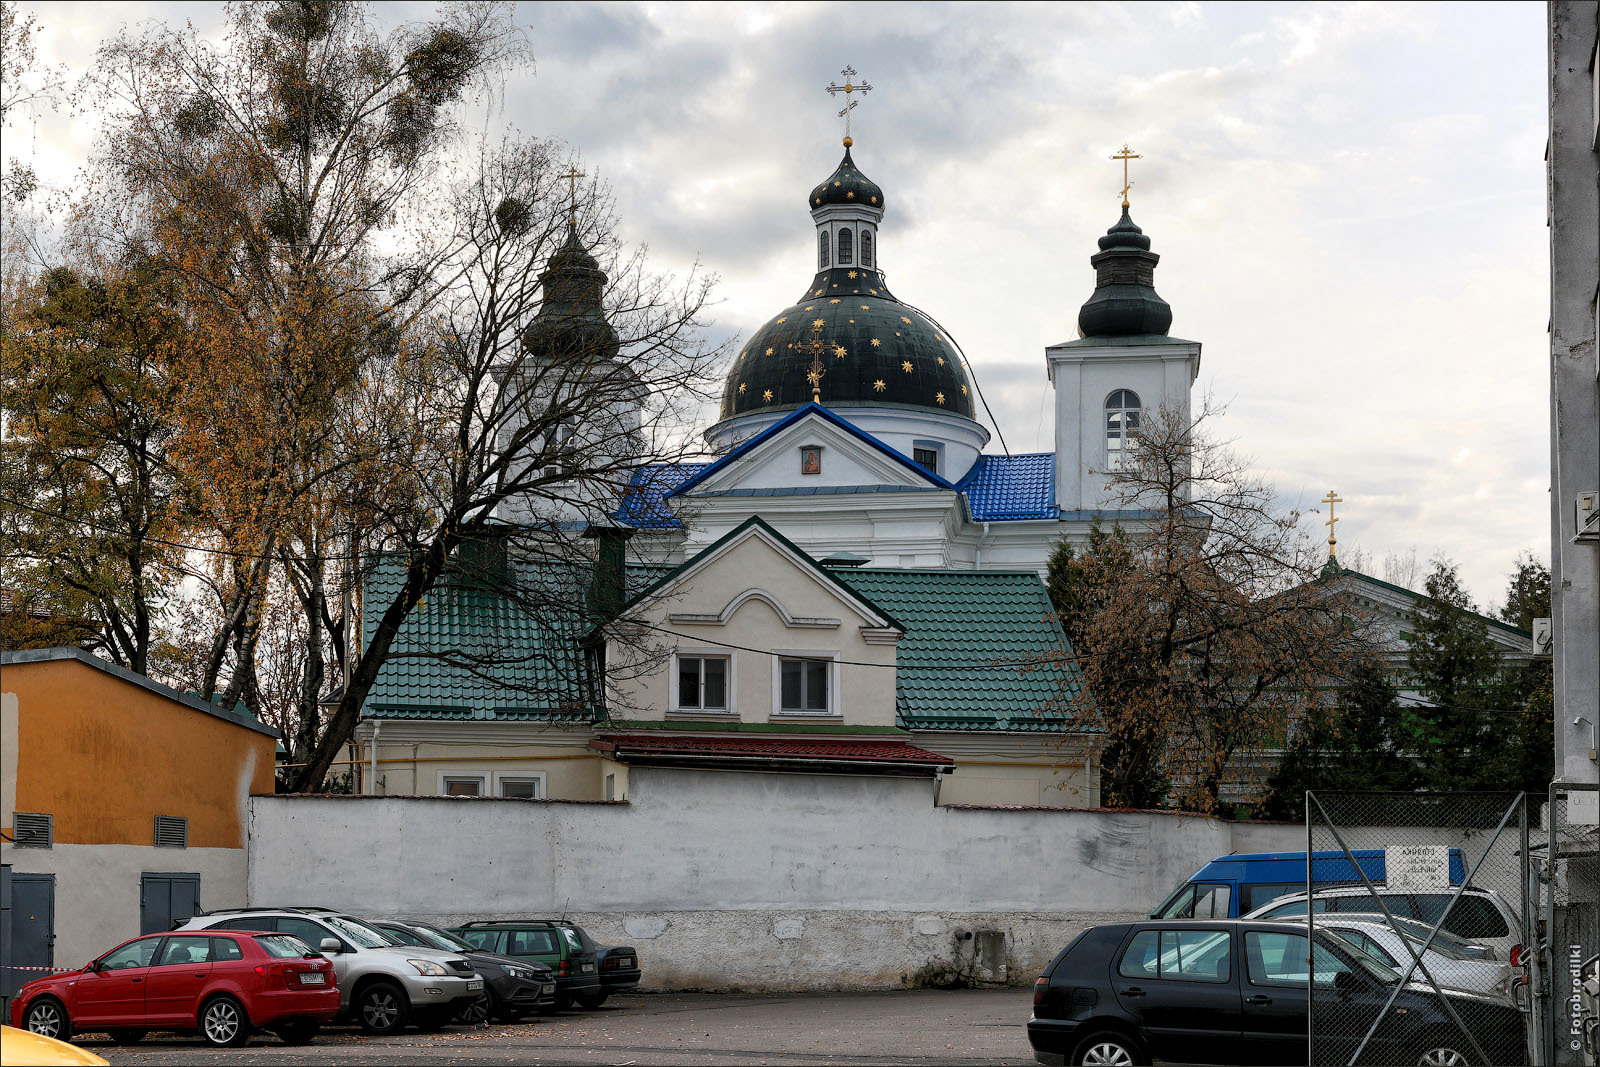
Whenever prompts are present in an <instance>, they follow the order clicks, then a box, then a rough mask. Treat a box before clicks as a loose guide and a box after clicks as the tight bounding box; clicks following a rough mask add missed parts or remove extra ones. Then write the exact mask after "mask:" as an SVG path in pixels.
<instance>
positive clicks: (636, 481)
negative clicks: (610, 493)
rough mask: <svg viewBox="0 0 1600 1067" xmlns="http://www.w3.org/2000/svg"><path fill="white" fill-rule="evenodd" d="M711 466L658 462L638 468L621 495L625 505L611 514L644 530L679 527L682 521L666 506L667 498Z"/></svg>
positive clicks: (707, 464)
mask: <svg viewBox="0 0 1600 1067" xmlns="http://www.w3.org/2000/svg"><path fill="white" fill-rule="evenodd" d="M710 466H711V464H710V463H657V464H653V465H650V466H645V467H639V468H638V469H636V470H635V471H634V472H633V477H632V478H631V479H630V480H629V481H628V488H627V491H626V492H624V493H623V494H622V505H621V506H620V507H618V508H617V510H616V511H614V512H612V513H611V517H612V518H613V519H616V520H617V521H618V522H625V523H627V524H628V525H629V526H632V527H634V528H636V529H641V530H674V529H677V528H678V527H679V526H682V525H683V524H682V523H680V522H679V521H678V517H677V516H676V515H674V514H673V513H672V509H671V508H669V507H667V504H666V498H667V497H668V496H670V495H672V493H674V492H676V491H677V489H678V487H679V486H681V485H683V484H684V483H686V482H688V481H689V480H690V479H692V478H695V477H697V476H699V475H700V474H702V473H704V472H705V470H706V468H707V467H710Z"/></svg>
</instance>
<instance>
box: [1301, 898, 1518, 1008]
mask: <svg viewBox="0 0 1600 1067" xmlns="http://www.w3.org/2000/svg"><path fill="white" fill-rule="evenodd" d="M1317 926H1319V927H1321V928H1322V929H1324V930H1326V931H1328V932H1329V933H1331V934H1333V935H1334V936H1335V937H1338V938H1340V939H1342V940H1343V941H1345V942H1346V943H1347V944H1349V945H1351V946H1352V947H1354V948H1358V949H1360V950H1361V951H1362V952H1365V953H1366V954H1367V955H1369V956H1371V957H1372V958H1373V959H1375V960H1377V961H1378V962H1379V963H1381V964H1383V965H1384V966H1385V967H1392V968H1394V969H1395V970H1396V971H1398V972H1400V973H1401V974H1405V973H1406V972H1407V971H1408V970H1410V969H1411V964H1412V953H1413V952H1416V953H1418V954H1420V955H1421V957H1422V966H1423V967H1424V968H1426V969H1427V975H1426V976H1425V975H1424V974H1423V973H1422V970H1421V969H1420V968H1419V969H1418V970H1416V971H1414V972H1412V975H1411V979H1412V981H1415V982H1426V981H1427V980H1428V976H1431V977H1432V978H1433V980H1434V981H1435V982H1437V983H1438V984H1439V986H1440V988H1441V989H1460V990H1465V991H1466V992H1469V993H1481V994H1483V995H1485V996H1491V997H1499V998H1501V999H1503V1000H1507V1001H1510V1002H1511V1003H1513V1004H1515V1003H1516V995H1515V993H1514V992H1513V985H1512V980H1513V978H1514V977H1516V976H1517V975H1519V974H1520V973H1521V972H1520V971H1513V969H1512V967H1511V965H1510V964H1509V963H1501V962H1499V961H1497V960H1474V959H1468V958H1466V957H1465V956H1462V955H1460V954H1459V953H1457V952H1455V951H1454V950H1453V949H1451V948H1449V947H1447V946H1445V945H1441V944H1439V943H1438V941H1437V940H1435V942H1434V943H1433V944H1432V945H1429V946H1428V948H1427V949H1426V950H1423V948H1422V946H1423V945H1424V944H1426V939H1425V938H1417V937H1413V936H1411V935H1408V934H1402V933H1397V932H1396V931H1395V929H1394V928H1393V927H1391V926H1389V925H1388V924H1387V923H1385V922H1382V921H1381V920H1380V921H1378V922H1364V921H1356V920H1352V919H1347V918H1345V917H1344V916H1342V915H1326V916H1323V917H1322V918H1320V919H1319V920H1318V921H1317ZM1408 942H1409V947H1408V946H1407V943H1408Z"/></svg>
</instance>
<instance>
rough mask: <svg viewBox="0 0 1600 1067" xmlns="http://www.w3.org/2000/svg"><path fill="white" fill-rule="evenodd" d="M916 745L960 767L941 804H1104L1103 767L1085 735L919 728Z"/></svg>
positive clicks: (947, 778)
mask: <svg viewBox="0 0 1600 1067" xmlns="http://www.w3.org/2000/svg"><path fill="white" fill-rule="evenodd" d="M912 743H913V744H915V745H918V746H920V747H922V748H927V749H931V750H933V751H934V752H938V753H940V754H941V755H945V756H949V757H950V758H951V759H952V760H953V761H954V762H955V765H956V769H955V771H954V772H952V773H950V774H946V775H944V777H943V779H942V780H941V782H940V785H939V799H938V803H939V804H940V805H941V806H948V805H952V804H970V805H978V806H994V805H1007V806H1010V805H1017V806H1023V807H1045V808H1092V807H1098V806H1099V803H1100V797H1099V788H1098V781H1099V774H1100V768H1099V764H1098V762H1097V761H1096V759H1095V757H1094V755H1093V751H1092V749H1090V748H1089V747H1088V746H1087V745H1085V744H1084V743H1083V741H1082V740H1081V739H1076V738H1074V739H1070V740H1068V739H1063V738H1059V737H1055V736H1053V735H1036V734H1035V735H1021V736H1019V735H1015V734H1010V735H1007V734H999V733H993V734H983V733H970V732H966V731H962V732H960V733H945V732H942V731H934V730H919V731H915V732H913V734H912Z"/></svg>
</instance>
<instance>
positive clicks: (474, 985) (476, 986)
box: [467, 978, 483, 993]
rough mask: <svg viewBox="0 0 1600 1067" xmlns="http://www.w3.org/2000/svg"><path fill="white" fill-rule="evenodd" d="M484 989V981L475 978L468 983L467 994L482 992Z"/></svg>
mask: <svg viewBox="0 0 1600 1067" xmlns="http://www.w3.org/2000/svg"><path fill="white" fill-rule="evenodd" d="M482 988H483V979H482V978H474V979H473V980H472V981H470V982H468V983H467V992H468V993H476V992H478V991H479V990H481V989H482Z"/></svg>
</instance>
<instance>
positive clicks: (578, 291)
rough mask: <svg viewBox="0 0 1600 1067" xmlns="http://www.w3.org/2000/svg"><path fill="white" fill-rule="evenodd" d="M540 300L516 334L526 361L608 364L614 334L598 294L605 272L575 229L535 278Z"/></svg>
mask: <svg viewBox="0 0 1600 1067" xmlns="http://www.w3.org/2000/svg"><path fill="white" fill-rule="evenodd" d="M539 285H540V288H541V289H542V290H543V292H544V298H543V300H542V301H541V302H540V305H539V313H538V314H537V315H535V316H534V318H533V321H532V322H531V323H529V324H528V328H527V329H526V330H524V331H523V333H522V347H523V349H524V350H526V351H527V352H528V354H529V355H533V356H541V357H543V358H545V359H549V360H562V359H572V360H580V361H585V362H587V361H592V360H597V359H614V358H616V355H617V350H618V341H617V331H616V330H614V329H612V328H611V323H609V322H607V321H606V313H605V308H604V305H603V304H602V301H601V294H602V293H604V291H605V286H606V272H605V271H603V270H601V269H600V263H599V261H598V260H596V259H595V258H594V257H593V256H591V255H590V254H589V252H588V250H587V249H585V248H584V247H583V243H582V242H581V241H579V240H578V230H577V227H575V226H572V225H570V224H569V225H568V226H567V239H566V241H565V243H563V244H562V246H561V247H560V248H558V249H556V251H555V254H554V255H552V256H551V257H550V261H549V262H548V263H547V264H545V268H544V272H543V273H542V274H540V275H539Z"/></svg>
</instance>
